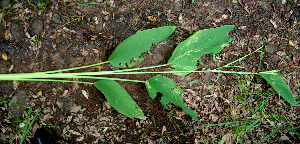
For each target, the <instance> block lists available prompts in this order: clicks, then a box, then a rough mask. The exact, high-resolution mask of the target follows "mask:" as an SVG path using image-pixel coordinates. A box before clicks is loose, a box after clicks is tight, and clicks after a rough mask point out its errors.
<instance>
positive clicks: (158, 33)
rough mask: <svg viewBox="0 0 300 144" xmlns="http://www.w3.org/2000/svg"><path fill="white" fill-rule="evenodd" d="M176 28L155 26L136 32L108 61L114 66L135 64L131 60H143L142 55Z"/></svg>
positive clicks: (120, 45)
mask: <svg viewBox="0 0 300 144" xmlns="http://www.w3.org/2000/svg"><path fill="white" fill-rule="evenodd" d="M175 29H176V27H174V26H165V27H160V28H153V29H149V30H144V31H141V32H139V33H136V34H134V35H132V36H130V37H129V38H127V39H126V40H124V41H123V42H122V43H120V44H119V45H118V46H117V48H116V49H115V51H114V52H113V53H112V55H111V56H110V57H109V59H108V61H109V62H110V63H111V64H112V66H113V67H116V68H122V67H127V66H129V67H130V66H133V65H134V64H135V63H130V60H141V58H140V55H141V54H142V53H144V52H147V51H149V50H150V48H151V46H152V45H153V44H156V43H158V42H161V41H163V40H165V39H167V38H168V37H169V36H170V35H171V34H172V33H173V32H174V30H175Z"/></svg>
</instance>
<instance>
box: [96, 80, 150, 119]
mask: <svg viewBox="0 0 300 144" xmlns="http://www.w3.org/2000/svg"><path fill="white" fill-rule="evenodd" d="M94 86H95V87H96V88H97V89H98V90H100V91H101V92H102V93H103V94H104V96H105V98H106V100H107V101H108V103H109V104H110V105H111V106H112V107H113V108H114V109H116V110H117V111H118V112H120V113H122V114H124V115H126V116H128V117H130V118H139V119H146V117H145V116H144V113H143V112H142V110H141V108H140V107H139V106H138V105H137V104H136V103H135V101H134V100H133V99H132V98H131V97H130V95H129V94H128V93H127V92H126V91H125V89H123V88H122V87H121V86H120V85H119V84H118V83H117V82H115V81H113V80H99V81H97V82H95V83H94Z"/></svg>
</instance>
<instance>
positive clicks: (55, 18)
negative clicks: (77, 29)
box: [52, 14, 61, 23]
mask: <svg viewBox="0 0 300 144" xmlns="http://www.w3.org/2000/svg"><path fill="white" fill-rule="evenodd" d="M52 20H53V21H54V22H55V23H61V19H60V16H59V15H58V14H54V15H53V16H52Z"/></svg>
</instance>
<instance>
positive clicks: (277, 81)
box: [259, 72, 299, 106]
mask: <svg viewBox="0 0 300 144" xmlns="http://www.w3.org/2000/svg"><path fill="white" fill-rule="evenodd" d="M259 74H260V75H261V76H262V77H263V78H264V79H265V80H266V81H267V82H268V83H269V84H270V85H271V86H272V87H273V88H274V90H275V91H276V92H277V93H278V94H279V95H280V96H281V97H282V98H283V99H285V100H286V101H287V102H289V103H290V104H291V105H293V106H299V104H298V103H297V101H296V100H295V98H294V96H293V94H292V92H291V90H290V89H289V87H288V85H287V84H286V83H285V81H284V80H283V79H282V77H281V76H280V75H278V73H267V72H260V73H259Z"/></svg>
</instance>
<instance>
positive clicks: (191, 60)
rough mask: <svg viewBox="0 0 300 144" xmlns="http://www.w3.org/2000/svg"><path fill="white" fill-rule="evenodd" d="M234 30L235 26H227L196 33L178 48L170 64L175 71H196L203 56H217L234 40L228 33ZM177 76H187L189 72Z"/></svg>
mask: <svg viewBox="0 0 300 144" xmlns="http://www.w3.org/2000/svg"><path fill="white" fill-rule="evenodd" d="M233 28H234V25H226V26H222V27H218V28H211V29H205V30H200V31H198V32H196V33H195V34H193V35H192V36H190V37H189V38H188V39H186V40H185V41H183V42H181V43H180V44H179V45H178V46H177V47H176V49H175V51H174V52H173V54H172V56H171V58H170V59H169V61H168V64H169V65H170V66H172V67H173V68H175V69H173V70H175V71H193V70H196V69H197V66H196V64H197V61H198V60H199V61H200V57H201V56H202V55H203V54H217V53H219V52H220V51H221V50H222V49H223V48H224V47H225V46H226V45H227V44H228V43H229V42H230V41H231V40H232V39H231V38H229V37H227V33H228V32H230V31H231V30H232V29H233ZM177 74H179V75H186V74H189V72H181V73H177Z"/></svg>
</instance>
